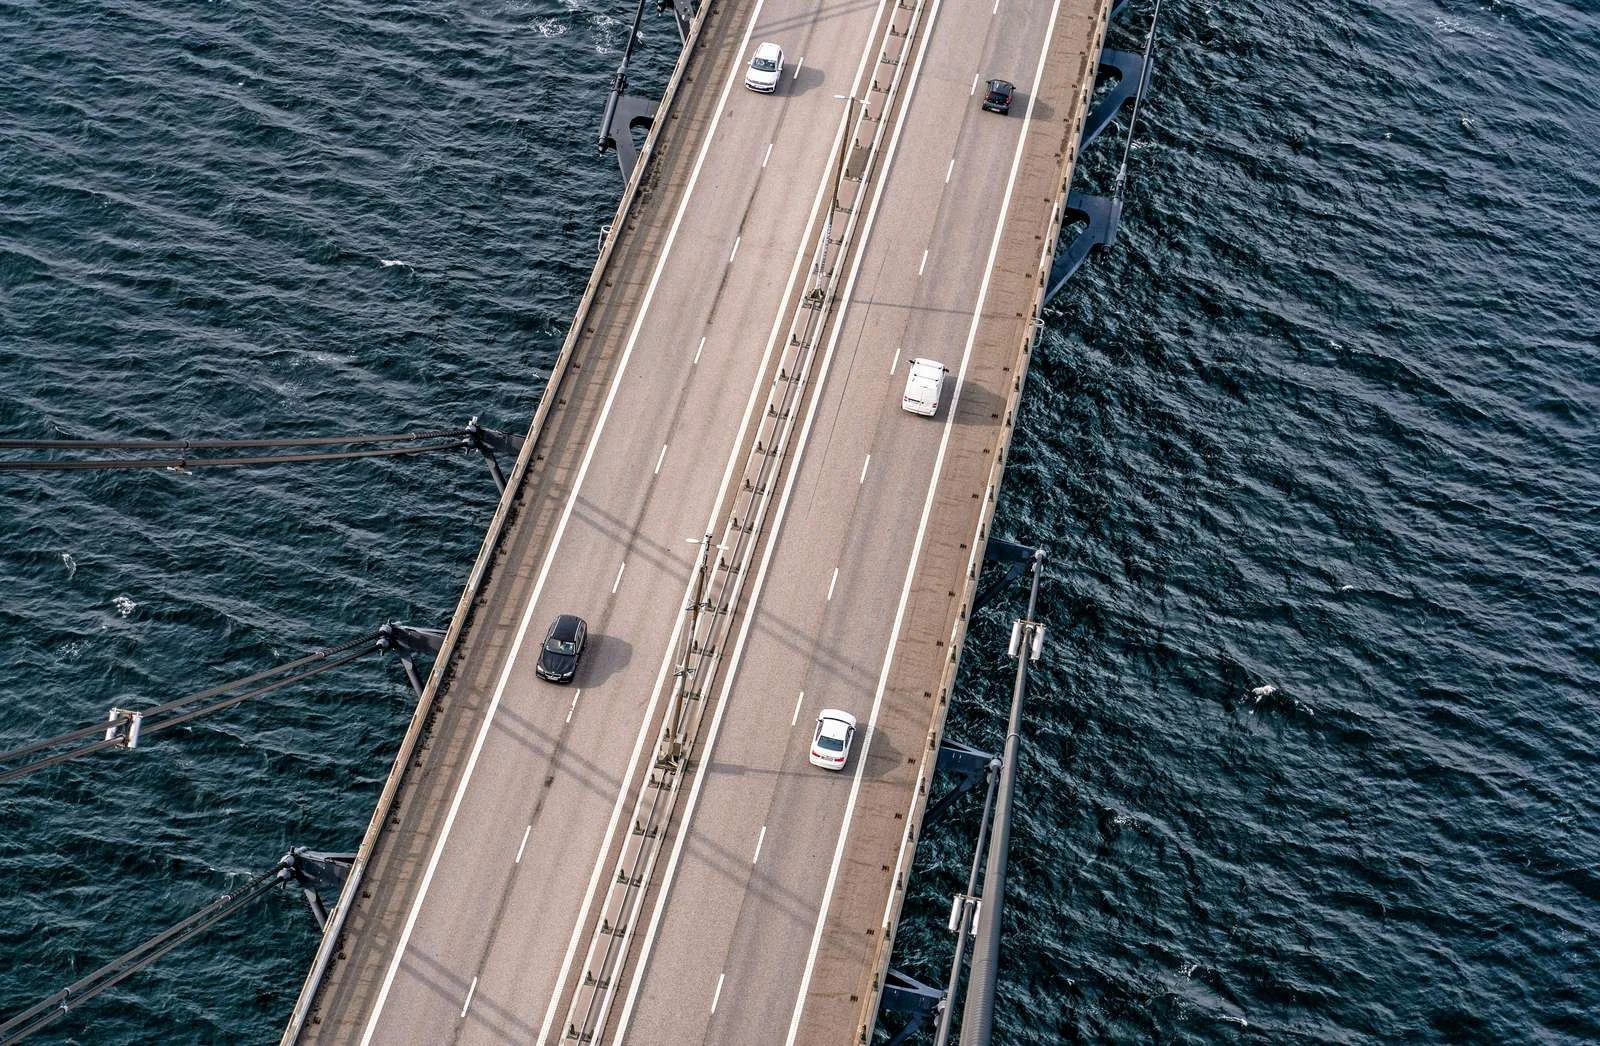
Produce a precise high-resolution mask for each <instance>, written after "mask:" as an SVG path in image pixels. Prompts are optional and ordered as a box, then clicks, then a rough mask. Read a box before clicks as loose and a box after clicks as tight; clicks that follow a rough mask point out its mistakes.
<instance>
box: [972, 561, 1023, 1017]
mask: <svg viewBox="0 0 1600 1046" xmlns="http://www.w3.org/2000/svg"><path fill="white" fill-rule="evenodd" d="M1043 566H1044V550H1043V549H1040V550H1038V551H1037V552H1035V553H1034V554H1033V585H1032V587H1031V588H1030V590H1029V592H1028V616H1027V617H1026V618H1024V619H1023V620H1022V622H1021V626H1022V627H1021V629H1020V630H1019V635H1018V638H1019V642H1018V643H1017V649H1016V654H1017V681H1016V683H1015V684H1014V685H1013V686H1012V690H1011V719H1010V721H1009V723H1008V724H1007V726H1006V745H1005V751H1004V753H1003V755H1002V756H1001V758H1002V759H1003V760H1004V761H1003V762H1002V763H1001V766H1000V794H999V796H998V799H997V801H996V803H995V812H994V830H993V832H992V833H991V835H990V837H989V861H988V863H987V865H985V867H984V872H983V906H982V907H981V908H980V909H979V910H978V933H977V940H976V942H974V944H973V946H972V978H971V980H970V982H969V983H968V984H967V1002H966V1007H965V1008H964V1009H963V1010H962V1012H961V1046H988V1043H989V1037H990V1035H991V1034H992V1033H993V1027H994V987H995V980H996V978H997V975H998V967H999V963H1000V923H1001V921H1002V916H1003V915H1004V913H1005V894H1006V851H1007V849H1009V848H1010V845H1011V796H1012V793H1013V791H1014V789H1015V786H1016V778H1017V748H1018V745H1019V742H1020V740H1021V736H1020V733H1021V729H1022V699H1023V697H1024V696H1025V695H1026V693H1027V689H1028V657H1029V654H1030V652H1031V648H1032V647H1033V643H1034V636H1035V635H1037V633H1038V629H1039V628H1040V625H1039V623H1038V622H1037V621H1035V620H1034V618H1033V612H1034V606H1035V604H1037V602H1038V600H1039V575H1040V573H1041V570H1042V568H1043Z"/></svg>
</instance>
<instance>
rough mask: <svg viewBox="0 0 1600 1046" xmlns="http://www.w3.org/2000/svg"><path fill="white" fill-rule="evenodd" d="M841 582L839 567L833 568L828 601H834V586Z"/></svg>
mask: <svg viewBox="0 0 1600 1046" xmlns="http://www.w3.org/2000/svg"><path fill="white" fill-rule="evenodd" d="M838 583H839V568H838V567H834V568H833V577H832V579H831V580H829V582H828V602H830V603H831V602H833V586H834V585H837V584H838Z"/></svg>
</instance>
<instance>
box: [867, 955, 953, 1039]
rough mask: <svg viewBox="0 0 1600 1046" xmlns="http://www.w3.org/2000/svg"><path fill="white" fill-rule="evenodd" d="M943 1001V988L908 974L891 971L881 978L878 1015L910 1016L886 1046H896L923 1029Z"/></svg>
mask: <svg viewBox="0 0 1600 1046" xmlns="http://www.w3.org/2000/svg"><path fill="white" fill-rule="evenodd" d="M943 1002H944V989H943V988H933V987H930V986H928V985H926V984H923V983H922V982H921V981H919V980H917V979H916V978H915V977H913V976H911V975H910V974H908V973H904V972H902V971H900V970H896V969H892V968H891V969H890V970H889V972H888V973H887V974H885V975H884V978H883V995H882V996H881V997H880V998H879V1000H878V1013H879V1014H880V1015H881V1014H884V1013H889V1012H894V1013H904V1014H909V1015H910V1016H909V1019H908V1020H907V1022H906V1026H905V1027H904V1028H901V1029H900V1030H899V1031H898V1032H897V1033H895V1035H894V1036H893V1037H892V1038H891V1039H890V1040H889V1042H888V1046H899V1044H900V1043H902V1042H905V1041H906V1040H907V1039H909V1038H911V1036H913V1035H915V1034H916V1033H917V1032H919V1031H921V1030H922V1026H923V1025H924V1024H927V1023H928V1018H930V1017H932V1016H933V1015H934V1014H935V1013H937V1012H938V1010H939V1005H940V1004H941V1003H943Z"/></svg>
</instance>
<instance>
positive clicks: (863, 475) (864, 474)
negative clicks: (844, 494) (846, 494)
mask: <svg viewBox="0 0 1600 1046" xmlns="http://www.w3.org/2000/svg"><path fill="white" fill-rule="evenodd" d="M870 464H872V455H871V454H868V455H867V460H866V461H863V462H862V463H861V478H860V479H858V480H856V485H857V486H860V485H861V484H862V483H865V482H866V481H867V466H868V465H870Z"/></svg>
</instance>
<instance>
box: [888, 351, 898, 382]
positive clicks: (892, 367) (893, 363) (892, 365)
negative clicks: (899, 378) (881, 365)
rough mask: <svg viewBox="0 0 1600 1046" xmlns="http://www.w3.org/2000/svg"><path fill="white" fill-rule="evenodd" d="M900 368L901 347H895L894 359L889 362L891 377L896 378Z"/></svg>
mask: <svg viewBox="0 0 1600 1046" xmlns="http://www.w3.org/2000/svg"><path fill="white" fill-rule="evenodd" d="M899 366H900V346H898V345H896V346H895V347H894V359H892V360H890V361H889V377H891V378H892V377H894V372H895V371H896V370H897V369H898V368H899Z"/></svg>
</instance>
